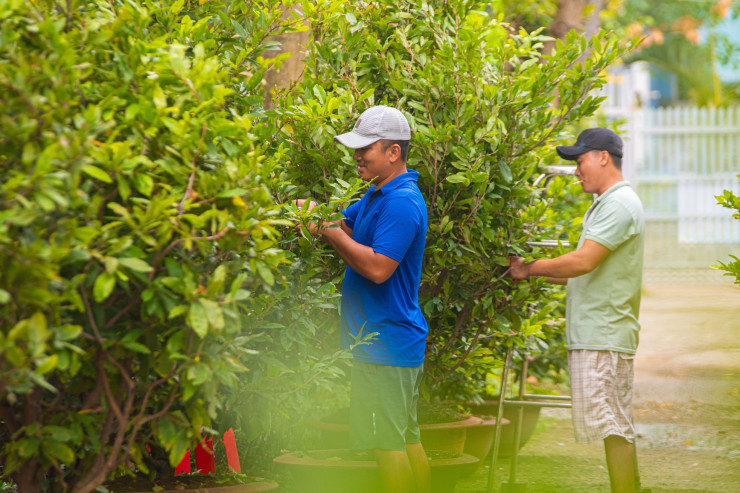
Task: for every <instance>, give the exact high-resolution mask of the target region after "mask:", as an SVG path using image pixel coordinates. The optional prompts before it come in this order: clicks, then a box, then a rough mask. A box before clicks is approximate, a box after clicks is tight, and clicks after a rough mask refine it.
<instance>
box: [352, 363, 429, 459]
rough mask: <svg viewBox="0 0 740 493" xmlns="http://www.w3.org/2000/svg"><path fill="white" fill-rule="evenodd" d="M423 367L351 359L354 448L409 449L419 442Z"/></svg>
mask: <svg viewBox="0 0 740 493" xmlns="http://www.w3.org/2000/svg"><path fill="white" fill-rule="evenodd" d="M422 374H423V366H417V367H404V366H387V365H376V364H373V363H363V362H361V361H353V362H352V384H351V385H352V388H351V393H350V412H349V439H350V447H351V448H352V449H354V450H364V449H380V450H401V451H405V450H406V444H413V443H419V442H420V441H421V437H420V434H419V423H418V422H417V420H416V405H417V403H418V401H419V386H420V385H421V377H422Z"/></svg>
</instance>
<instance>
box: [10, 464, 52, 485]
mask: <svg viewBox="0 0 740 493" xmlns="http://www.w3.org/2000/svg"><path fill="white" fill-rule="evenodd" d="M44 472H45V471H44V470H43V468H42V467H41V464H39V462H38V461H37V460H35V459H32V460H29V461H27V462H25V463H24V464H23V465H22V466H21V467H20V469H18V470H16V471H14V472H13V473H12V474H11V475H10V479H12V480H13V482H14V483H15V485H16V486H17V488H18V490H17V491H18V493H39V491H41V482H42V481H43V480H44V475H45V474H44Z"/></svg>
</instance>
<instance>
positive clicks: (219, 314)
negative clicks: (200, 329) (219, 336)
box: [198, 298, 224, 329]
mask: <svg viewBox="0 0 740 493" xmlns="http://www.w3.org/2000/svg"><path fill="white" fill-rule="evenodd" d="M198 301H199V302H200V304H201V305H202V306H203V309H204V310H205V312H206V317H207V318H208V323H209V324H210V326H211V327H213V328H214V329H223V328H224V312H223V311H222V310H221V307H220V306H219V305H218V303H216V302H214V301H211V300H208V299H205V298H201V299H199V300H198Z"/></svg>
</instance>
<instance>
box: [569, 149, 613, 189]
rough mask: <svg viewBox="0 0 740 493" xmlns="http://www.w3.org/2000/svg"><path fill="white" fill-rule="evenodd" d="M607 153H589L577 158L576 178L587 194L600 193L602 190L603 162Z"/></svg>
mask: <svg viewBox="0 0 740 493" xmlns="http://www.w3.org/2000/svg"><path fill="white" fill-rule="evenodd" d="M605 152H606V151H588V152H584V153H583V154H581V155H580V156H578V157H577V158H576V176H577V177H578V179H579V180H580V182H581V186H582V187H583V191H584V192H586V193H598V192H599V190H600V188H601V181H602V180H601V178H602V173H601V171H602V169H603V167H602V166H601V161H602V159H603V156H602V154H603V153H605Z"/></svg>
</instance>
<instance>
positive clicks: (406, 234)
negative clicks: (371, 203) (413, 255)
mask: <svg viewBox="0 0 740 493" xmlns="http://www.w3.org/2000/svg"><path fill="white" fill-rule="evenodd" d="M421 224H422V214H421V211H420V210H419V208H418V206H417V205H416V204H415V203H414V202H413V201H412V200H410V199H409V198H407V197H403V196H401V197H394V198H392V199H390V200H388V201H386V202H385V203H384V204H383V210H382V211H380V214H379V216H378V222H377V228H376V229H375V234H374V236H373V244H372V249H373V251H375V252H376V253H380V254H383V255H385V256H386V257H390V258H392V259H393V260H395V261H396V262H399V263H400V262H401V260H403V257H404V256H405V255H406V251H407V250H408V249H409V246H410V245H411V243H412V242H413V241H414V238H415V237H416V235H417V232H418V231H419V228H420V227H421Z"/></svg>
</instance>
